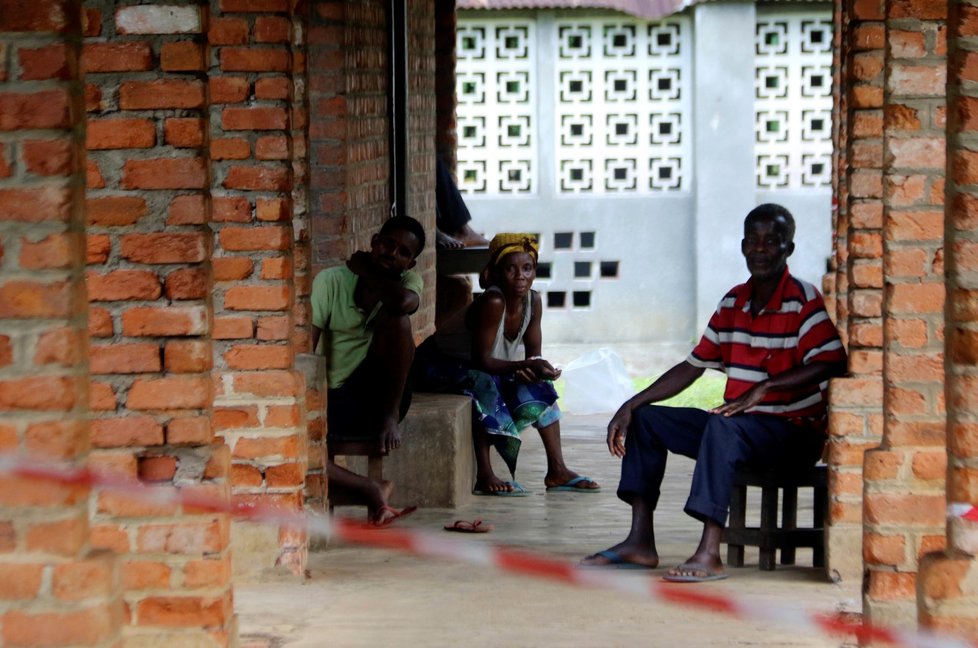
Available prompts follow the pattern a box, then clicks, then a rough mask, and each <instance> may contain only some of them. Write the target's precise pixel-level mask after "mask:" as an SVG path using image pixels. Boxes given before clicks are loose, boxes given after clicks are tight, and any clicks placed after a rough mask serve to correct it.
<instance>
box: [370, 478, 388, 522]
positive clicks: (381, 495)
mask: <svg viewBox="0 0 978 648" xmlns="http://www.w3.org/2000/svg"><path fill="white" fill-rule="evenodd" d="M372 481H373V484H372V488H371V493H370V504H369V505H368V506H367V516H368V517H369V518H370V521H371V522H372V523H374V524H376V523H377V522H380V521H383V520H384V517H385V511H384V509H385V508H386V507H387V503H388V502H389V501H390V499H391V495H392V494H393V493H394V482H392V481H389V480H387V479H382V480H380V481H374V480H372Z"/></svg>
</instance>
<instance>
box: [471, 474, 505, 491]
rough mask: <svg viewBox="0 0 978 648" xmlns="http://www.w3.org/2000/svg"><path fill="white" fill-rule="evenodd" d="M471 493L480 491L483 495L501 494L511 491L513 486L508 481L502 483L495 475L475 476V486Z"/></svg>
mask: <svg viewBox="0 0 978 648" xmlns="http://www.w3.org/2000/svg"><path fill="white" fill-rule="evenodd" d="M472 490H473V491H481V492H483V493H501V492H509V491H511V490H513V484H511V483H510V482H508V481H503V480H502V479H500V478H499V477H496V475H488V476H485V477H479V476H476V478H475V486H474V487H473V488H472Z"/></svg>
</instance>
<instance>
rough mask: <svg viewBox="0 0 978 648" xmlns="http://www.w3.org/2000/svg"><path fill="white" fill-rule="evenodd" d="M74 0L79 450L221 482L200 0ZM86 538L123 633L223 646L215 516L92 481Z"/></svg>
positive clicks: (202, 486)
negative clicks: (81, 155) (80, 3)
mask: <svg viewBox="0 0 978 648" xmlns="http://www.w3.org/2000/svg"><path fill="white" fill-rule="evenodd" d="M203 9H204V8H203V7H200V6H198V5H195V4H180V5H162V4H157V5H140V6H123V5H117V3H115V2H110V1H107V0H90V1H89V2H87V3H86V4H85V9H84V11H85V18H86V26H85V45H84V52H83V57H82V72H83V74H84V75H85V77H84V78H85V83H86V85H85V98H86V110H87V113H88V119H87V138H86V144H87V148H88V157H87V184H88V187H87V194H86V200H85V212H86V214H87V223H86V225H87V227H86V233H87V239H88V245H87V250H88V268H89V269H88V273H87V276H86V279H87V288H88V299H89V302H90V308H89V333H90V335H91V344H90V351H89V353H90V357H91V368H92V369H91V371H92V382H91V408H92V430H91V442H92V447H93V451H92V457H91V461H92V464H93V465H94V466H96V467H99V468H104V469H107V470H114V471H118V472H121V473H122V474H124V475H126V476H128V477H132V478H137V477H138V478H139V479H141V480H143V481H145V482H149V483H153V484H156V485H158V487H159V488H172V487H178V488H180V489H182V490H185V491H191V490H192V491H202V492H206V493H209V494H216V495H219V496H227V494H228V481H227V472H228V456H227V449H226V447H225V446H224V445H223V444H222V443H221V442H220V441H219V440H217V441H215V438H214V434H213V430H212V425H211V423H212V420H211V415H212V405H213V398H214V388H213V382H212V379H211V369H212V366H213V347H212V342H211V333H212V331H211V321H212V316H211V312H212V304H211V284H212V272H211V264H210V257H211V249H212V235H211V230H210V227H209V223H210V220H211V213H210V209H209V205H210V200H209V199H210V191H209V189H210V173H209V165H208V159H207V157H208V153H207V152H208V138H207V129H208V117H209V116H208V112H207V96H208V89H207V77H206V60H207V49H206V42H205V37H204V34H205V32H206V27H207V26H206V22H205V21H206V11H203ZM92 525H93V528H92V537H93V543H94V544H95V545H96V546H99V547H103V548H105V549H111V550H113V551H115V552H116V553H117V554H119V555H120V556H121V557H122V558H123V561H124V562H123V586H124V601H125V605H126V614H127V618H128V619H129V621H130V624H131V625H130V626H129V627H128V628H127V630H126V633H127V635H129V636H130V637H132V639H133V640H136V639H137V638H141V637H154V638H159V637H160V635H161V633H163V636H170V637H173V638H175V639H177V640H179V641H188V642H193V641H206V640H210V641H213V642H214V643H217V644H226V643H228V641H229V636H230V632H231V628H232V624H233V615H232V609H231V588H230V560H231V556H230V552H229V550H228V538H229V520H228V518H227V517H226V516H222V515H214V514H201V513H200V512H196V511H192V510H185V509H183V508H182V507H176V506H159V505H153V504H148V503H139V502H132V501H128V500H126V499H124V498H121V497H120V496H118V495H116V494H110V493H99V494H98V495H97V499H96V503H95V506H94V507H93V516H92Z"/></svg>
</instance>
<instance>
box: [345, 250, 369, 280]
mask: <svg viewBox="0 0 978 648" xmlns="http://www.w3.org/2000/svg"><path fill="white" fill-rule="evenodd" d="M346 267H347V268H349V269H350V272H352V273H353V274H355V275H357V276H358V277H362V276H364V275H366V274H367V273H368V272H370V253H369V252H365V251H364V250H357V251H356V252H354V253H353V254H352V255H351V256H350V258H349V259H347V261H346Z"/></svg>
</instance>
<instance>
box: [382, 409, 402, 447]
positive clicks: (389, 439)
mask: <svg viewBox="0 0 978 648" xmlns="http://www.w3.org/2000/svg"><path fill="white" fill-rule="evenodd" d="M400 447H401V428H400V426H399V425H398V424H397V418H396V417H389V418H385V419H384V426H383V427H382V428H381V430H380V450H381V452H390V451H391V450H396V449H397V448H400Z"/></svg>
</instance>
